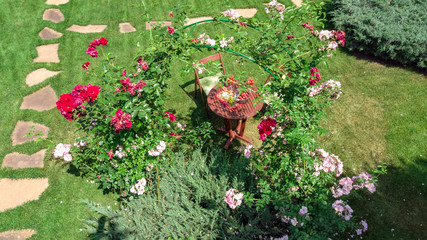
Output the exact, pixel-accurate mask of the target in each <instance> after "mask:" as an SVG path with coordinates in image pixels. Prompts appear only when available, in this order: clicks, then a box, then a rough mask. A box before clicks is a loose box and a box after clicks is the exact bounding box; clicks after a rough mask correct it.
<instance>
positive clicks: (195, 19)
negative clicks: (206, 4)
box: [185, 17, 213, 26]
mask: <svg viewBox="0 0 427 240" xmlns="http://www.w3.org/2000/svg"><path fill="white" fill-rule="evenodd" d="M211 19H213V18H211V17H197V18H190V19H188V22H187V23H186V24H185V25H186V26H187V25H190V24H193V23H196V22H200V21H203V20H211ZM199 24H204V23H199Z"/></svg>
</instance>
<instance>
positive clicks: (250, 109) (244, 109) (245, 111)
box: [208, 84, 264, 120]
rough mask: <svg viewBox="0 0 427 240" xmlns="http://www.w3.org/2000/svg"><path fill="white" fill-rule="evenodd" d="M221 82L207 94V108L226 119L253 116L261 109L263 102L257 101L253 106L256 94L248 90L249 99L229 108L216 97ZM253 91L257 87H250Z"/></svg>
mask: <svg viewBox="0 0 427 240" xmlns="http://www.w3.org/2000/svg"><path fill="white" fill-rule="evenodd" d="M220 85H221V84H218V85H217V86H215V87H214V88H212V90H211V91H210V92H209V94H208V105H209V108H210V109H211V110H212V111H213V112H214V113H215V114H216V115H218V116H221V117H223V118H226V119H233V120H239V119H245V118H250V117H253V116H255V115H256V114H257V112H258V111H259V110H261V108H262V106H263V105H264V103H262V102H258V103H257V104H256V105H255V106H254V102H253V100H254V99H255V98H256V97H257V96H258V94H256V93H255V92H253V91H248V93H249V101H248V102H247V103H244V104H242V105H241V106H239V107H237V108H235V109H229V108H227V107H226V106H225V105H224V104H223V103H222V102H221V101H220V100H219V99H218V98H217V97H216V95H217V93H219V92H220V91H221V90H222V88H221V87H220ZM252 89H253V90H254V91H256V90H257V87H256V86H254V87H252Z"/></svg>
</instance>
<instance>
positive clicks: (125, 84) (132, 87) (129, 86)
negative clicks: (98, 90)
mask: <svg viewBox="0 0 427 240" xmlns="http://www.w3.org/2000/svg"><path fill="white" fill-rule="evenodd" d="M120 82H121V83H122V88H117V89H116V91H115V92H114V93H117V92H121V91H125V92H129V93H130V94H132V95H135V92H137V93H138V97H140V96H141V92H142V87H143V86H145V85H147V84H146V83H144V82H142V80H139V82H138V83H137V84H135V83H133V82H132V81H130V80H129V78H126V80H123V79H122V80H120Z"/></svg>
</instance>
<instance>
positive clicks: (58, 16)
mask: <svg viewBox="0 0 427 240" xmlns="http://www.w3.org/2000/svg"><path fill="white" fill-rule="evenodd" d="M43 20H47V21H51V22H54V23H59V22H62V21H64V14H62V12H61V10H59V9H54V8H51V9H46V10H45V11H44V13H43Z"/></svg>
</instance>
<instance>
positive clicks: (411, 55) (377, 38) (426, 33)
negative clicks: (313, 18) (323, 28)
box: [330, 0, 427, 68]
mask: <svg viewBox="0 0 427 240" xmlns="http://www.w3.org/2000/svg"><path fill="white" fill-rule="evenodd" d="M426 12H427V2H426V1H424V0H336V1H335V2H334V8H333V11H331V12H330V14H331V16H332V23H333V24H334V25H335V27H336V28H337V29H342V30H344V31H345V32H346V34H347V36H346V47H347V48H348V49H349V50H350V51H353V50H358V51H363V52H366V53H369V54H373V55H375V56H378V57H381V58H384V59H387V60H395V61H398V62H401V63H403V64H410V65H417V66H418V67H421V68H427V66H426V59H427V27H426V26H427V15H426Z"/></svg>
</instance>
